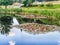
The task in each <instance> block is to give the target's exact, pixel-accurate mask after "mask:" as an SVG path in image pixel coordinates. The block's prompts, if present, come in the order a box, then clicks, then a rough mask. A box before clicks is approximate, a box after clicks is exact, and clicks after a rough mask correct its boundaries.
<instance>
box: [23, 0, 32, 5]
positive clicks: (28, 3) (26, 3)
mask: <svg viewBox="0 0 60 45" xmlns="http://www.w3.org/2000/svg"><path fill="white" fill-rule="evenodd" d="M32 2H33V0H22V3H23V4H24V6H29V5H31V3H32Z"/></svg>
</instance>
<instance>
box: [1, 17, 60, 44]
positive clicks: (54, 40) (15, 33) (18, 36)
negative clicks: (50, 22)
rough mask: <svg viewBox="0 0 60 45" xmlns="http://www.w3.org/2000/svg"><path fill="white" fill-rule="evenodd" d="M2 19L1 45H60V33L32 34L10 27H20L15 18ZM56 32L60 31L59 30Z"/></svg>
mask: <svg viewBox="0 0 60 45" xmlns="http://www.w3.org/2000/svg"><path fill="white" fill-rule="evenodd" d="M4 19H5V20H4V21H3V19H0V20H1V21H0V45H60V32H59V31H53V32H52V31H51V32H48V33H42V34H36V35H35V34H30V33H27V32H25V31H21V30H20V28H17V27H10V25H19V22H18V21H17V19H16V18H15V17H13V18H11V19H9V18H8V19H9V21H7V20H6V18H4ZM56 30H60V29H59V28H57V29H56Z"/></svg>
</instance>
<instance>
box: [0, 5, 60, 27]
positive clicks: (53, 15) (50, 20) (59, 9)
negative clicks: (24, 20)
mask: <svg viewBox="0 0 60 45" xmlns="http://www.w3.org/2000/svg"><path fill="white" fill-rule="evenodd" d="M49 5H50V4H49ZM51 6H52V5H51ZM53 7H54V8H53ZM53 7H51V8H50V7H47V6H46V5H44V6H43V7H41V5H38V6H35V7H21V8H14V9H12V8H8V9H7V13H14V14H19V15H21V14H22V15H35V16H36V15H38V16H46V17H47V18H46V19H38V20H40V21H41V22H43V23H44V24H54V25H59V26H60V4H55V5H53ZM3 12H5V9H3V8H0V13H3ZM0 16H1V15H0Z"/></svg>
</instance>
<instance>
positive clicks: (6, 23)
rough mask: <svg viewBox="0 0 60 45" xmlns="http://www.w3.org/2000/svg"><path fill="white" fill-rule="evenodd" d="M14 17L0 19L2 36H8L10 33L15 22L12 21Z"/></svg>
mask: <svg viewBox="0 0 60 45" xmlns="http://www.w3.org/2000/svg"><path fill="white" fill-rule="evenodd" d="M12 19H13V18H12V17H10V16H4V17H1V18H0V32H1V34H6V35H8V34H9V32H10V29H11V27H10V25H12V23H13V21H12Z"/></svg>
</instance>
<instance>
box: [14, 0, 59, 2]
mask: <svg viewBox="0 0 60 45" xmlns="http://www.w3.org/2000/svg"><path fill="white" fill-rule="evenodd" d="M13 1H14V2H21V1H22V0H13ZM32 1H33V2H34V1H39V2H42V1H59V0H32Z"/></svg>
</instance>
